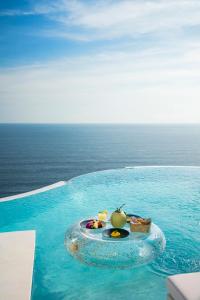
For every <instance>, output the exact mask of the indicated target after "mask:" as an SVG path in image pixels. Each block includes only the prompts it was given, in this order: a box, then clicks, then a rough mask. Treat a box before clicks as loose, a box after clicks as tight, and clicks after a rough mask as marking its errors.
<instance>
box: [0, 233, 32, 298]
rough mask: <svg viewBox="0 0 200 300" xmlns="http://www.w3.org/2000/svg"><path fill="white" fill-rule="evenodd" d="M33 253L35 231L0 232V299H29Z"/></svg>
mask: <svg viewBox="0 0 200 300" xmlns="http://www.w3.org/2000/svg"><path fill="white" fill-rule="evenodd" d="M34 254H35V231H34V230H31V231H15V232H4V233H1V234H0V300H29V299H30V297H31V287H32V275H33V265H34Z"/></svg>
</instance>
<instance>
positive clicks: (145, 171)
mask: <svg viewBox="0 0 200 300" xmlns="http://www.w3.org/2000/svg"><path fill="white" fill-rule="evenodd" d="M122 203H126V206H125V209H126V211H128V212H133V213H135V214H138V215H142V216H147V217H151V218H152V219H153V222H154V223H156V224H157V225H158V226H159V227H160V228H161V229H162V230H163V232H164V234H165V237H166V241H167V244H166V249H165V252H164V253H163V254H162V255H161V256H160V257H158V259H157V260H155V261H154V262H153V263H151V264H150V265H146V266H142V267H139V268H135V269H134V268H132V269H126V270H117V269H116V270H113V269H106V268H105V269H101V268H96V267H89V266H86V265H84V264H81V263H79V262H78V261H76V260H75V259H73V258H72V257H71V256H70V255H69V254H68V253H67V251H66V250H65V247H64V236H65V232H66V230H67V228H68V227H69V226H70V225H71V224H73V223H75V222H77V221H78V220H79V219H83V218H85V217H90V216H95V215H96V214H97V212H98V211H99V210H103V209H108V210H109V211H110V212H112V211H113V210H115V208H116V207H118V206H119V205H120V204H122ZM29 229H35V230H36V234H37V240H36V253H35V264H34V275H33V287H32V299H34V300H40V299H48V300H58V299H59V300H60V299H66V300H72V299H73V300H79V299H81V300H84V299H87V300H90V299H92V300H100V299H101V300H102V299H104V300H110V299H116V300H118V299H123V300H124V299H136V300H147V299H148V300H151V299H152V300H161V299H163V300H164V299H165V298H166V288H165V281H166V276H168V275H171V274H177V273H184V272H196V271H200V234H199V232H200V168H195V167H136V168H125V169H117V170H108V171H102V172H96V173H90V174H86V175H83V176H79V177H76V178H73V179H72V180H70V181H68V182H67V183H66V184H65V185H63V186H61V187H57V188H55V189H52V190H49V191H46V192H43V193H39V194H34V195H31V196H27V197H24V198H20V199H16V200H12V201H6V202H0V230H1V232H4V231H15V230H29Z"/></svg>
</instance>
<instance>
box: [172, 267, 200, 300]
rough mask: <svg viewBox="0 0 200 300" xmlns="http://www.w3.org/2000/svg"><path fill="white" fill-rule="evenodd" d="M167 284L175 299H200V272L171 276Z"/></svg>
mask: <svg viewBox="0 0 200 300" xmlns="http://www.w3.org/2000/svg"><path fill="white" fill-rule="evenodd" d="M167 286H168V290H169V294H170V295H171V296H172V297H173V298H174V300H200V272H197V273H187V274H178V275H173V276H169V277H168V280H167Z"/></svg>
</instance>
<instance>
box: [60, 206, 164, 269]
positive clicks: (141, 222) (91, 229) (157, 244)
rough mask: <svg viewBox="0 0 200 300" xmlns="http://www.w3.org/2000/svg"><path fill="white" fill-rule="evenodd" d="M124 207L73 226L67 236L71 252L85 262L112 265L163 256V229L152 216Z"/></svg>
mask: <svg viewBox="0 0 200 300" xmlns="http://www.w3.org/2000/svg"><path fill="white" fill-rule="evenodd" d="M123 207H124V204H123V205H121V206H120V207H119V208H117V209H116V210H114V211H113V212H111V213H109V212H108V211H107V210H103V211H100V212H98V213H97V215H96V216H94V217H91V218H87V219H84V220H81V221H79V222H77V223H76V224H74V225H72V226H71V227H70V228H69V229H68V230H67V232H66V235H65V247H66V249H67V251H68V253H69V254H70V255H71V256H72V257H74V258H76V259H77V260H79V261H81V262H83V263H85V264H88V265H95V266H99V267H109V268H130V267H135V266H138V265H142V264H146V263H148V262H150V261H152V260H153V259H155V258H156V257H157V256H158V255H160V254H161V253H162V252H163V251H164V249H165V243H166V241H165V236H164V234H163V232H162V230H161V229H160V228H159V227H158V226H157V225H156V224H154V223H153V222H152V220H151V218H144V217H141V216H140V215H137V214H134V212H130V213H126V212H125V211H124V210H123Z"/></svg>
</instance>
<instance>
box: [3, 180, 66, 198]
mask: <svg viewBox="0 0 200 300" xmlns="http://www.w3.org/2000/svg"><path fill="white" fill-rule="evenodd" d="M63 185H66V181H59V182H56V183H53V184H50V185H47V186H44V187H41V188H39V189H36V190H32V191H29V192H25V193H21V194H17V195H13V196H7V197H3V198H0V202H5V201H12V200H16V199H20V198H25V197H28V196H31V195H35V194H39V193H43V192H46V191H49V190H52V189H55V188H58V187H61V186H63Z"/></svg>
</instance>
